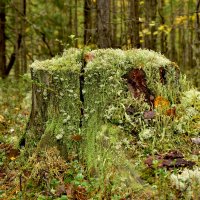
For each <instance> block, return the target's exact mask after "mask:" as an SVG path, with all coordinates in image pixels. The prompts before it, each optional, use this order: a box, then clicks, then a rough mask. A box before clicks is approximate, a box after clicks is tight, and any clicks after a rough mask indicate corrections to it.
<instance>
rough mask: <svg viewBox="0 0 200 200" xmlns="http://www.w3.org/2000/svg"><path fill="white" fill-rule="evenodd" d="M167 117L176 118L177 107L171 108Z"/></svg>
mask: <svg viewBox="0 0 200 200" xmlns="http://www.w3.org/2000/svg"><path fill="white" fill-rule="evenodd" d="M166 115H167V116H170V117H175V116H176V107H173V108H170V109H168V110H167V111H166Z"/></svg>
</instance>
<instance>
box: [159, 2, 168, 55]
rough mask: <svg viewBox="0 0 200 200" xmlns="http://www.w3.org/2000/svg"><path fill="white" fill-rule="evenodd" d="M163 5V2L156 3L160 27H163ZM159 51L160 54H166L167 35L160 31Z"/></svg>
mask: <svg viewBox="0 0 200 200" xmlns="http://www.w3.org/2000/svg"><path fill="white" fill-rule="evenodd" d="M164 3H165V2H164V0H159V3H158V5H159V9H158V13H159V16H160V24H161V25H162V26H164V25H165V17H164V14H163V7H164ZM160 51H161V53H162V54H165V53H167V35H166V33H165V32H164V31H162V32H161V35H160Z"/></svg>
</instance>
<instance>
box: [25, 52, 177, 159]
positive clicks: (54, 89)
mask: <svg viewBox="0 0 200 200" xmlns="http://www.w3.org/2000/svg"><path fill="white" fill-rule="evenodd" d="M178 71H179V70H178V68H177V66H176V65H175V64H174V63H173V62H171V61H169V60H168V59H167V58H165V57H164V56H163V55H161V54H159V53H156V52H153V51H149V50H141V49H132V50H128V51H123V50H119V49H117V50H113V49H99V50H93V51H86V50H78V49H69V50H66V51H65V52H64V54H63V56H62V57H55V58H53V59H51V60H46V61H41V62H39V61H35V62H34V63H33V64H32V65H31V75H32V111H31V115H30V120H29V123H28V126H27V131H26V135H25V143H26V144H25V145H26V147H37V149H43V148H46V147H50V146H57V147H58V149H59V150H60V151H61V154H62V155H63V156H66V157H67V156H69V152H70V149H71V148H73V147H77V145H78V147H80V145H81V144H82V143H84V144H88V148H87V151H90V150H92V149H90V148H89V146H90V145H89V144H91V143H95V141H96V136H97V135H98V134H99V132H101V129H102V126H104V125H107V124H109V126H111V127H112V128H113V127H114V128H119V129H120V130H122V131H123V132H127V133H130V134H131V133H133V132H134V133H137V130H138V127H137V123H136V121H134V120H135V118H137V113H139V114H141V113H144V112H145V111H146V112H148V111H153V110H154V108H155V99H156V98H157V97H162V98H163V99H167V101H168V102H169V104H173V103H175V102H177V101H178V99H177V98H178V95H177V94H178V93H179V92H180V90H181V89H180V84H179V73H178ZM91 148H94V147H92V145H91Z"/></svg>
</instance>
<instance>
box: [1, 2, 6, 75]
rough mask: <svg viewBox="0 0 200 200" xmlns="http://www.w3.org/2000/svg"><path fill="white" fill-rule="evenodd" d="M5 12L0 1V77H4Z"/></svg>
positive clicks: (3, 5)
mask: <svg viewBox="0 0 200 200" xmlns="http://www.w3.org/2000/svg"><path fill="white" fill-rule="evenodd" d="M5 24H6V12H5V3H4V1H0V76H1V77H2V78H5V76H6V37H5Z"/></svg>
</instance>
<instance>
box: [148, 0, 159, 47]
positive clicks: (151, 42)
mask: <svg viewBox="0 0 200 200" xmlns="http://www.w3.org/2000/svg"><path fill="white" fill-rule="evenodd" d="M156 16H157V0H145V23H146V26H145V28H146V29H147V34H146V36H145V47H146V48H148V49H152V50H156V38H157V36H156V35H154V32H155V31H156V25H155V21H156Z"/></svg>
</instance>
